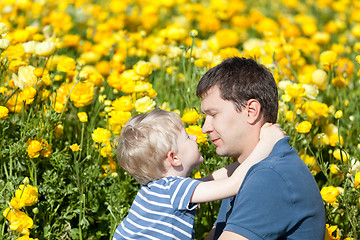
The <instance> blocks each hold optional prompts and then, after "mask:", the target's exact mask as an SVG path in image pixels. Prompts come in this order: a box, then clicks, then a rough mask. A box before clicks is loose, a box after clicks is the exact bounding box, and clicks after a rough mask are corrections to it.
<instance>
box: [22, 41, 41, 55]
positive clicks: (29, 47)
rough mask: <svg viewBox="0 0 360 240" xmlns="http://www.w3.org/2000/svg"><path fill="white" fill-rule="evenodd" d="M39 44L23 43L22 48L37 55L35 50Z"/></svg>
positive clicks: (34, 42) (32, 42)
mask: <svg viewBox="0 0 360 240" xmlns="http://www.w3.org/2000/svg"><path fill="white" fill-rule="evenodd" d="M38 44H39V42H36V41H29V42H25V43H23V44H22V46H23V48H24V51H25V52H26V53H35V49H36V46H37V45H38Z"/></svg>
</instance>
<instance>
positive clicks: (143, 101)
mask: <svg viewBox="0 0 360 240" xmlns="http://www.w3.org/2000/svg"><path fill="white" fill-rule="evenodd" d="M155 105H156V102H155V101H154V100H152V99H151V98H149V97H148V96H146V97H143V98H140V99H138V100H136V102H135V110H136V111H137V112H138V113H147V112H150V111H151V110H153V109H154V108H155Z"/></svg>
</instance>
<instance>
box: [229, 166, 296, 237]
mask: <svg viewBox="0 0 360 240" xmlns="http://www.w3.org/2000/svg"><path fill="white" fill-rule="evenodd" d="M291 195H292V193H291V192H290V191H289V189H288V187H287V184H286V181H285V180H284V179H283V178H282V177H281V175H279V174H278V173H277V172H276V171H275V170H273V169H272V168H262V169H258V170H256V171H254V173H253V174H251V175H249V176H248V179H247V181H246V184H244V185H243V187H242V188H241V189H240V191H239V193H238V194H237V196H236V198H235V201H234V205H233V209H232V212H231V213H230V216H229V218H228V221H227V224H226V226H225V228H224V231H231V232H235V233H237V234H239V235H241V236H244V237H246V238H248V239H251V240H256V239H266V240H268V239H277V238H279V237H280V236H282V235H283V234H284V233H286V230H287V228H288V226H289V225H290V222H291V216H292V215H293V214H294V206H293V201H292V200H291V199H292V198H291Z"/></svg>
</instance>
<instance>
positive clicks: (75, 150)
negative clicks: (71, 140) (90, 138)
mask: <svg viewBox="0 0 360 240" xmlns="http://www.w3.org/2000/svg"><path fill="white" fill-rule="evenodd" d="M70 149H71V150H72V151H73V152H77V151H81V148H80V146H79V145H78V144H77V143H75V144H72V145H71V146H70Z"/></svg>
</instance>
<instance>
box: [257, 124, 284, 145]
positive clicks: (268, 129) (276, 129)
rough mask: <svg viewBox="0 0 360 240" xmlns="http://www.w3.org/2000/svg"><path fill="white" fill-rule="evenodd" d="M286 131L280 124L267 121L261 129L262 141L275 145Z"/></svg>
mask: <svg viewBox="0 0 360 240" xmlns="http://www.w3.org/2000/svg"><path fill="white" fill-rule="evenodd" d="M285 136H286V133H285V132H284V131H283V130H282V129H281V128H280V125H279V124H272V123H265V124H264V125H263V126H262V127H261V130H260V141H264V142H266V143H268V144H271V145H275V143H277V142H278V141H279V140H280V139H282V138H283V137H285Z"/></svg>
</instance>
